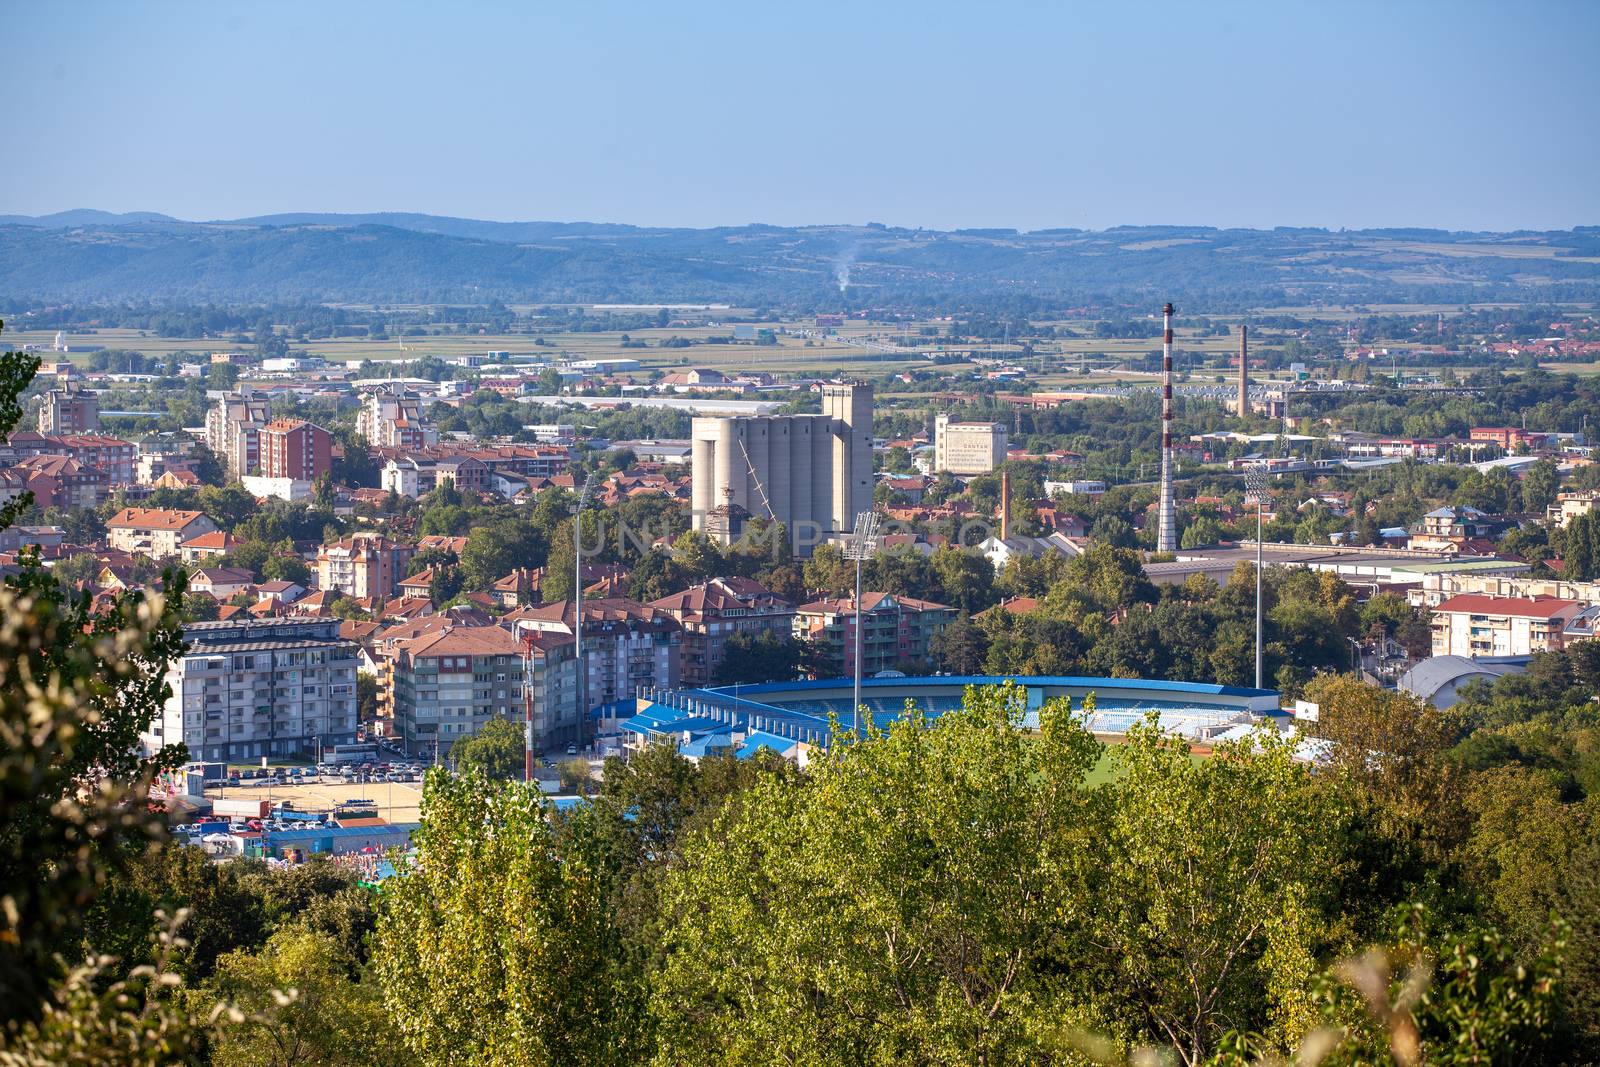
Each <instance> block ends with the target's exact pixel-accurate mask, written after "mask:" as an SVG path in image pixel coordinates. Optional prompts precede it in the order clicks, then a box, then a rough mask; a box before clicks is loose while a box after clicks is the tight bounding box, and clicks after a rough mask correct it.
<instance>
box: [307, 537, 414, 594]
mask: <svg viewBox="0 0 1600 1067" xmlns="http://www.w3.org/2000/svg"><path fill="white" fill-rule="evenodd" d="M415 551H416V550H415V549H414V548H412V547H411V546H410V545H404V544H400V543H398V542H396V541H391V540H390V539H389V538H387V537H385V536H383V535H382V534H379V533H372V532H370V531H361V532H358V533H354V534H351V535H350V536H349V537H346V538H344V539H343V540H341V541H335V542H334V543H333V544H331V545H323V546H322V547H321V548H320V549H318V550H317V587H318V588H319V589H325V590H328V591H330V592H335V591H336V592H339V593H342V594H344V595H345V596H348V597H355V598H356V599H357V600H365V599H368V598H370V597H378V598H380V599H383V600H387V599H389V598H390V597H392V596H394V595H395V592H396V590H397V589H398V588H399V583H400V579H401V578H403V577H405V573H406V564H407V563H409V562H410V561H411V557H412V555H413V554H414V553H415Z"/></svg>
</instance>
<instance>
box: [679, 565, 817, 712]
mask: <svg viewBox="0 0 1600 1067" xmlns="http://www.w3.org/2000/svg"><path fill="white" fill-rule="evenodd" d="M650 606H651V607H652V608H658V609H660V610H661V611H664V612H666V613H667V614H668V615H670V616H672V617H673V618H674V619H676V620H677V621H678V624H679V625H680V626H682V627H683V662H682V666H681V667H680V669H679V675H680V678H679V680H680V683H681V684H683V685H686V686H703V685H709V684H710V683H711V681H712V679H713V678H714V677H715V676H716V673H717V668H718V667H719V666H721V664H722V660H723V657H724V651H725V649H726V647H727V643H728V638H730V637H732V636H733V635H734V634H736V633H744V634H749V635H750V636H752V637H754V636H756V635H758V634H761V633H770V634H772V635H773V636H774V637H780V638H783V639H784V640H788V639H789V638H790V635H791V634H792V633H793V630H794V605H793V604H791V603H790V602H789V601H787V600H785V599H784V598H783V597H781V596H779V595H778V594H776V593H774V592H773V591H772V590H770V589H768V588H767V587H766V586H764V585H762V584H761V583H760V582H757V581H755V580H754V579H751V578H739V577H733V578H713V579H711V581H709V582H706V583H705V584H703V585H697V586H694V587H692V588H689V589H685V590H683V591H682V592H680V593H673V594H672V595H670V596H665V597H662V598H661V599H660V600H653V601H651V602H650Z"/></svg>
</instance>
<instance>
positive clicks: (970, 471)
mask: <svg viewBox="0 0 1600 1067" xmlns="http://www.w3.org/2000/svg"><path fill="white" fill-rule="evenodd" d="M1005 461H1006V424H1005V423H1003V422H954V421H952V420H951V418H950V416H948V415H940V416H939V417H938V418H936V419H934V421H933V470H934V473H936V474H938V473H949V474H960V475H975V474H988V473H990V472H992V471H993V470H994V469H995V468H996V467H998V466H1000V464H1002V463H1004V462H1005Z"/></svg>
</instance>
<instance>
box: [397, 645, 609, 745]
mask: <svg viewBox="0 0 1600 1067" xmlns="http://www.w3.org/2000/svg"><path fill="white" fill-rule="evenodd" d="M571 649H572V639H571V638H570V637H567V638H565V639H562V638H559V637H557V636H555V635H549V634H544V635H539V636H538V638H537V639H536V640H534V639H530V640H527V641H524V640H522V639H519V638H518V637H517V636H516V635H514V634H512V633H511V632H510V631H509V630H505V629H502V628H501V627H499V626H455V627H450V628H448V629H445V630H441V631H439V632H437V633H432V634H428V635H426V636H423V637H419V638H416V639H414V640H411V641H404V642H401V643H400V644H399V645H398V646H397V647H396V650H395V654H394V666H393V673H392V678H393V686H394V726H395V731H396V733H397V734H398V735H399V736H400V737H401V738H402V739H403V743H404V744H405V746H406V749H407V751H409V752H411V753H413V754H422V753H431V752H435V751H437V752H438V753H439V754H441V755H443V754H444V753H446V752H448V751H449V749H450V746H451V745H453V744H454V743H455V742H456V741H457V740H458V739H459V738H462V737H470V736H472V735H473V734H476V733H477V732H478V731H479V730H481V729H483V727H484V726H485V725H486V724H487V723H488V722H489V720H490V719H493V718H503V719H509V720H511V721H513V722H517V723H522V722H523V721H525V719H526V717H527V709H526V706H525V704H524V700H525V696H524V692H523V690H524V687H527V688H528V689H529V692H528V693H527V695H526V696H527V698H531V699H532V700H533V705H534V707H533V713H534V735H535V745H536V746H537V747H540V748H544V747H548V746H550V745H553V744H557V743H560V744H570V743H572V742H573V741H576V740H577V739H578V717H577V714H576V708H575V703H576V701H575V697H576V686H577V671H576V661H575V660H574V659H573V656H572V651H571Z"/></svg>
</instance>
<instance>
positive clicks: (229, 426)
mask: <svg viewBox="0 0 1600 1067" xmlns="http://www.w3.org/2000/svg"><path fill="white" fill-rule="evenodd" d="M271 421H272V412H271V408H270V405H269V404H268V402H267V398H266V397H264V396H260V395H258V394H255V393H252V392H250V391H249V390H241V391H239V392H237V393H224V394H223V395H222V396H220V397H218V398H217V402H216V403H215V404H213V405H212V406H211V409H210V410H209V411H207V412H206V447H207V448H209V449H211V451H212V452H213V453H214V454H215V455H216V457H217V459H218V461H219V462H221V463H222V465H223V466H224V467H226V468H227V470H228V473H229V474H231V475H233V476H234V477H236V478H237V477H241V476H243V475H246V474H255V473H256V472H257V471H258V470H259V469H260V466H261V428H262V427H264V426H266V425H267V423H269V422H271Z"/></svg>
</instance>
